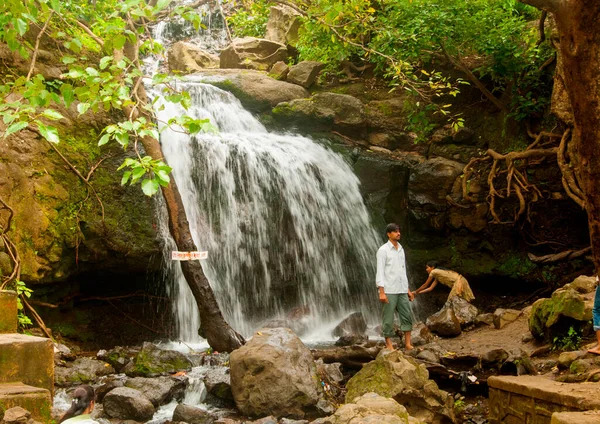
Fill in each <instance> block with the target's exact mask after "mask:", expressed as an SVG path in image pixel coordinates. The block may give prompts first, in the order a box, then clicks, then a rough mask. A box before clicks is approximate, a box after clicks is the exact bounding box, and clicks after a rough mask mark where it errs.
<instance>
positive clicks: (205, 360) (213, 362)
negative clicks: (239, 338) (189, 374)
mask: <svg viewBox="0 0 600 424" xmlns="http://www.w3.org/2000/svg"><path fill="white" fill-rule="evenodd" d="M201 358H202V359H201V360H200V361H199V362H200V363H199V365H206V366H210V367H224V366H229V353H227V352H219V353H215V352H213V353H210V354H204V355H202V356H201Z"/></svg>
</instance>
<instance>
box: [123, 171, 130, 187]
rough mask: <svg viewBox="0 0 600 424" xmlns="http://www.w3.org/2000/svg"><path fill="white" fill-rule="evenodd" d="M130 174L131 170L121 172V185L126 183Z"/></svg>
mask: <svg viewBox="0 0 600 424" xmlns="http://www.w3.org/2000/svg"><path fill="white" fill-rule="evenodd" d="M130 176H131V171H125V172H124V173H123V178H121V185H125V184H127V181H128V180H129V177H130Z"/></svg>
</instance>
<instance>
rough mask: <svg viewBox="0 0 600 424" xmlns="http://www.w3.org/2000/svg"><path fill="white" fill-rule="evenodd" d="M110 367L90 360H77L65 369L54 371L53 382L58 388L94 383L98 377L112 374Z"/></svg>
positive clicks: (69, 363) (101, 362)
mask: <svg viewBox="0 0 600 424" xmlns="http://www.w3.org/2000/svg"><path fill="white" fill-rule="evenodd" d="M114 373H115V370H114V369H113V367H112V366H110V365H109V364H107V363H106V362H103V361H98V360H96V359H92V358H77V359H76V360H75V361H73V362H67V366H66V367H56V368H55V369H54V382H55V384H56V385H58V386H71V385H75V384H84V383H90V382H93V381H96V379H97V378H98V377H101V376H104V375H110V374H114Z"/></svg>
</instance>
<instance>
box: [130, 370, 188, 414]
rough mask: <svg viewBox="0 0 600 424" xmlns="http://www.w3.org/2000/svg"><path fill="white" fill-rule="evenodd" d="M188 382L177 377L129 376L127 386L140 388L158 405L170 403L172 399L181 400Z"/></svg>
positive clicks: (153, 403)
mask: <svg viewBox="0 0 600 424" xmlns="http://www.w3.org/2000/svg"><path fill="white" fill-rule="evenodd" d="M186 386H187V382H186V381H185V380H184V379H181V378H176V377H170V376H169V377H157V378H143V377H135V378H129V379H128V380H127V381H126V382H125V387H130V388H132V389H136V390H139V391H140V392H142V393H143V394H144V396H146V397H147V398H148V400H149V401H150V402H152V405H154V406H155V407H158V406H160V405H164V404H165V403H169V402H170V401H171V400H172V399H178V400H181V399H182V398H183V396H184V393H185V388H186Z"/></svg>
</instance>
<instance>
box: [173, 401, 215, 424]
mask: <svg viewBox="0 0 600 424" xmlns="http://www.w3.org/2000/svg"><path fill="white" fill-rule="evenodd" d="M215 420H216V418H215V417H214V416H212V415H211V414H210V413H209V412H208V411H206V410H204V409H202V408H197V407H195V406H191V405H185V404H183V403H180V404H179V405H177V406H176V407H175V411H173V421H176V422H177V421H179V422H184V423H188V424H213V423H214V422H215Z"/></svg>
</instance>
